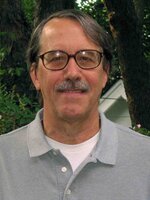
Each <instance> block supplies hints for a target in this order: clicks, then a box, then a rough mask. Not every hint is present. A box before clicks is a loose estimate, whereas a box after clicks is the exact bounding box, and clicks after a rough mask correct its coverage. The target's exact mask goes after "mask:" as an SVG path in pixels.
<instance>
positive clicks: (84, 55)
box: [38, 49, 103, 71]
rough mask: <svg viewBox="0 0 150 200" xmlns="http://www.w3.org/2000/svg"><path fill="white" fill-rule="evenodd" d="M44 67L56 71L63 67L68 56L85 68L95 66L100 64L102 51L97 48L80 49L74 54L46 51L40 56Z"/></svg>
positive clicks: (66, 62)
mask: <svg viewBox="0 0 150 200" xmlns="http://www.w3.org/2000/svg"><path fill="white" fill-rule="evenodd" d="M38 57H39V58H41V60H42V63H43V65H44V67H45V68H46V69H48V70H52V71H57V70H62V69H64V68H65V67H66V66H67V64H68V62H69V60H70V58H74V60H75V62H76V64H77V65H78V66H79V67H80V68H82V69H85V70H88V69H93V68H96V67H98V66H99V65H100V63H101V60H102V57H103V53H102V52H99V51H97V50H89V49H87V50H80V51H77V52H76V53H75V54H68V53H66V52H65V51H61V50H54V51H48V52H46V53H44V54H42V55H40V56H38Z"/></svg>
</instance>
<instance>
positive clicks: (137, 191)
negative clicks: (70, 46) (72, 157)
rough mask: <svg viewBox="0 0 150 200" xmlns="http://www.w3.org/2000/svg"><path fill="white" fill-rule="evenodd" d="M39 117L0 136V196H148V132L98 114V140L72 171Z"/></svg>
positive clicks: (45, 199)
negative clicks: (140, 132) (143, 132)
mask: <svg viewBox="0 0 150 200" xmlns="http://www.w3.org/2000/svg"><path fill="white" fill-rule="evenodd" d="M41 119H42V111H40V112H39V113H38V114H37V116H36V118H35V120H34V121H33V122H31V123H30V124H29V125H27V126H25V127H22V128H20V129H18V130H15V131H13V132H11V133H9V134H6V135H2V136H0V200H150V138H149V137H146V136H143V135H140V134H138V133H135V132H133V131H131V130H130V129H128V128H124V127H121V126H119V125H117V124H114V123H112V122H110V121H109V120H108V119H106V118H105V116H104V115H103V114H101V120H102V129H101V135H100V138H99V141H98V144H97V146H96V147H95V149H94V150H93V152H92V153H91V155H90V156H89V157H88V158H87V159H86V160H85V161H84V162H83V163H82V164H81V165H80V166H79V167H78V169H77V170H76V171H75V173H74V174H73V172H72V169H71V166H70V164H69V162H68V160H67V159H66V158H65V157H64V156H63V155H62V154H61V153H60V152H59V150H55V149H52V147H51V146H49V144H48V143H47V140H46V138H45V136H44V132H43V129H42V125H41ZM81 153H82V152H81Z"/></svg>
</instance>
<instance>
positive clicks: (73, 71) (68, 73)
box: [64, 56, 81, 80]
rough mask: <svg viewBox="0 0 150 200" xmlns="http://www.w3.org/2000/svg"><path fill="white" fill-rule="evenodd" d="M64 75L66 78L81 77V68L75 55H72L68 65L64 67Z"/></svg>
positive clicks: (76, 78) (78, 78) (77, 78)
mask: <svg viewBox="0 0 150 200" xmlns="http://www.w3.org/2000/svg"><path fill="white" fill-rule="evenodd" d="M64 77H65V79H74V80H80V79H81V69H80V68H79V66H78V65H77V63H76V61H75V58H74V57H73V56H70V58H69V61H68V63H67V66H66V67H65V69H64Z"/></svg>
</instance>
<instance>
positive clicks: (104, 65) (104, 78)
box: [103, 61, 110, 88]
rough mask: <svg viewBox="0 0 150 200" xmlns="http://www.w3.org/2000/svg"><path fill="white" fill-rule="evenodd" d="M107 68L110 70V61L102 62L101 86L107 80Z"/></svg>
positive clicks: (104, 84)
mask: <svg viewBox="0 0 150 200" xmlns="http://www.w3.org/2000/svg"><path fill="white" fill-rule="evenodd" d="M109 70H110V63H109V62H107V61H105V62H104V63H103V88H104V87H105V86H106V83H107V81H108V76H109Z"/></svg>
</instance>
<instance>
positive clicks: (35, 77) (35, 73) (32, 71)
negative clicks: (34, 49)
mask: <svg viewBox="0 0 150 200" xmlns="http://www.w3.org/2000/svg"><path fill="white" fill-rule="evenodd" d="M30 77H31V80H32V82H33V84H34V86H35V88H36V90H40V82H39V78H38V69H37V66H36V63H32V65H31V67H30Z"/></svg>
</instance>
